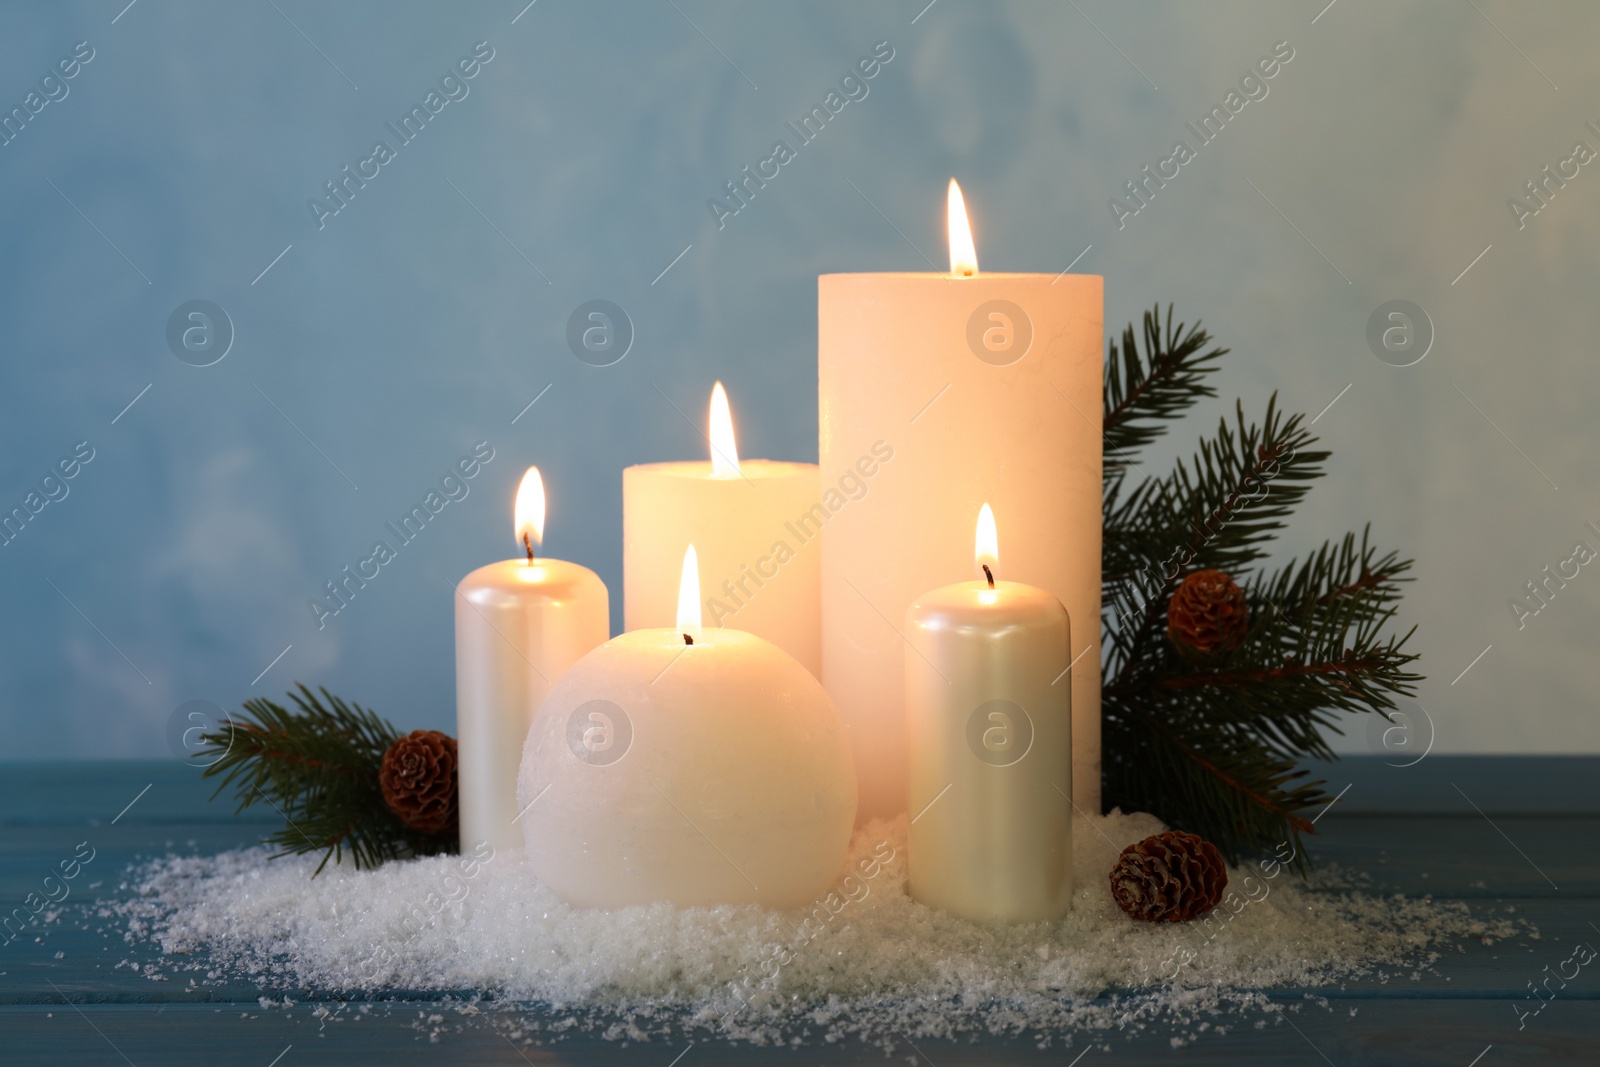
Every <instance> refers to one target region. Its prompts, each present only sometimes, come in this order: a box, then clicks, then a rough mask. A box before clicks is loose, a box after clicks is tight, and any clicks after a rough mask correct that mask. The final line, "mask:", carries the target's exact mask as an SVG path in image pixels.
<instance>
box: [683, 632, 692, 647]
mask: <svg viewBox="0 0 1600 1067" xmlns="http://www.w3.org/2000/svg"><path fill="white" fill-rule="evenodd" d="M683 643H684V644H686V645H692V644H694V638H692V637H690V636H689V635H688V634H684V635H683Z"/></svg>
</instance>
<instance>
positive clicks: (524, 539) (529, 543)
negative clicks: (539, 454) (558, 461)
mask: <svg viewBox="0 0 1600 1067" xmlns="http://www.w3.org/2000/svg"><path fill="white" fill-rule="evenodd" d="M512 524H513V526H514V528H515V533H516V537H517V543H518V544H520V545H522V546H523V547H524V548H526V549H527V550H528V558H530V559H532V558H533V546H534V545H539V544H543V543H544V479H543V478H541V477H539V468H538V467H529V468H528V472H527V473H526V474H524V475H523V476H522V484H521V485H519V486H517V504H516V507H515V508H514V509H513V511H512Z"/></svg>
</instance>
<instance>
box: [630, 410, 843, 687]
mask: <svg viewBox="0 0 1600 1067" xmlns="http://www.w3.org/2000/svg"><path fill="white" fill-rule="evenodd" d="M708 429H709V433H708V435H707V437H708V440H709V441H710V445H711V459H710V462H686V463H646V464H641V465H638V466H633V467H629V468H627V469H626V470H624V471H623V472H622V540H623V549H622V552H623V555H622V594H623V624H624V626H625V628H626V629H628V630H648V629H654V628H662V627H670V626H672V625H673V621H674V619H675V617H676V612H677V606H678V605H677V597H678V564H679V562H680V561H681V558H682V553H683V548H684V546H685V545H691V544H692V545H694V546H695V548H696V549H697V550H698V552H699V557H700V573H701V575H702V582H701V586H702V591H703V597H704V601H703V609H704V615H705V620H706V623H707V625H709V626H720V627H727V628H729V629H735V630H745V631H748V632H750V633H753V634H756V635H758V636H760V637H764V638H766V639H767V640H768V641H771V642H772V643H773V644H775V645H777V646H778V647H779V648H781V649H783V650H784V651H785V652H787V653H789V655H791V656H793V657H794V658H795V659H797V660H799V661H800V662H801V663H802V664H803V665H804V666H805V668H806V669H807V670H809V671H810V672H811V673H812V674H813V675H814V676H818V677H820V676H821V674H822V653H821V607H820V604H819V596H820V577H819V576H820V574H821V558H822V551H821V547H820V545H819V544H818V543H817V534H818V533H819V531H820V530H821V527H822V523H823V522H824V521H826V519H827V515H828V513H827V511H826V510H825V509H823V508H821V507H820V504H819V497H818V483H817V468H816V465H815V464H811V463H777V462H773V461H770V460H764V459H747V460H740V459H739V453H738V448H737V446H736V443H735V441H734V436H733V419H732V416H731V414H730V413H729V410H728V398H727V393H726V392H724V390H723V388H722V383H721V382H718V383H717V384H716V386H715V387H714V388H713V389H712V392H711V418H710V425H709V427H708ZM819 516H820V517H819Z"/></svg>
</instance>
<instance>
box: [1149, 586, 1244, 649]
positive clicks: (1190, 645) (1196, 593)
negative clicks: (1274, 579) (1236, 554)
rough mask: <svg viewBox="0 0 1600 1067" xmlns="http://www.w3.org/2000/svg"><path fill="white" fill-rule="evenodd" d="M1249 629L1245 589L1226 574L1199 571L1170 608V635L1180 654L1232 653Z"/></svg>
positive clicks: (1168, 607)
mask: <svg viewBox="0 0 1600 1067" xmlns="http://www.w3.org/2000/svg"><path fill="white" fill-rule="evenodd" d="M1249 628H1250V607H1249V605H1248V604H1246V603H1245V599H1244V590H1242V589H1240V588H1239V587H1238V585H1236V584H1235V583H1234V581H1233V579H1232V578H1230V577H1229V576H1228V575H1226V574H1224V573H1223V572H1222V571H1195V572H1194V573H1193V574H1191V575H1189V576H1188V577H1187V578H1185V579H1184V580H1183V583H1182V584H1181V585H1179V586H1178V591H1177V592H1175V593H1173V594H1172V602H1171V603H1170V604H1168V605H1167V636H1168V637H1170V638H1171V639H1172V643H1173V644H1174V645H1177V646H1178V650H1179V651H1180V652H1197V653H1199V654H1201V655H1202V656H1210V655H1214V654H1216V653H1219V652H1232V651H1234V650H1235V649H1237V648H1238V647H1239V646H1240V645H1242V644H1244V637H1245V633H1246V632H1247V631H1248V630H1249Z"/></svg>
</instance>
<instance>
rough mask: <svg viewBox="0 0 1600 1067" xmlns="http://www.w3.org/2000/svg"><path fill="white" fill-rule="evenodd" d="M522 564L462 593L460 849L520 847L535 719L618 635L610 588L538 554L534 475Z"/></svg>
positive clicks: (540, 532)
mask: <svg viewBox="0 0 1600 1067" xmlns="http://www.w3.org/2000/svg"><path fill="white" fill-rule="evenodd" d="M514 523H515V527H516V532H517V538H518V540H520V541H521V542H522V543H523V546H524V557H523V558H522V559H509V560H505V561H503V562H500V563H491V564H489V565H488V566H487V567H479V568H478V569H477V570H475V571H473V572H472V573H471V574H469V575H467V576H466V577H465V578H463V579H462V580H461V584H460V585H458V586H457V587H456V750H457V756H458V768H459V772H458V780H459V783H460V784H459V786H458V788H459V790H460V812H461V850H462V852H463V853H465V852H470V851H471V850H472V849H473V848H474V847H475V846H477V845H478V844H479V843H481V842H484V841H487V842H488V843H489V844H490V845H492V846H493V847H494V848H495V849H496V851H499V850H501V849H507V848H521V847H522V828H521V827H520V826H518V825H517V821H516V820H517V815H518V812H519V811H520V810H521V809H519V808H518V806H517V773H518V768H519V766H520V764H521V761H522V747H523V745H524V743H525V742H526V741H527V738H528V728H529V726H530V725H531V724H532V722H533V713H534V712H535V711H536V710H537V709H538V707H539V705H540V704H541V703H542V702H543V701H544V698H545V696H546V695H548V693H549V691H550V687H551V686H553V685H554V684H555V683H556V681H557V680H558V679H559V678H560V677H561V676H562V675H563V674H564V673H566V670H567V668H568V667H570V666H572V665H573V664H574V663H576V662H577V661H578V660H579V659H581V658H582V657H583V656H584V655H585V654H587V653H588V652H589V651H590V650H591V649H593V648H595V647H597V646H599V645H602V644H604V643H605V642H606V640H607V638H609V637H610V636H611V608H610V602H609V600H608V598H607V594H606V586H605V583H604V582H602V581H601V580H600V576H599V575H597V574H595V573H594V571H591V570H590V569H589V568H587V567H580V566H579V565H578V564H576V563H566V562H564V561H562V560H559V559H543V558H539V557H536V556H535V555H534V546H535V545H536V544H538V543H539V542H540V541H541V540H542V539H543V537H544V485H543V483H542V481H541V479H540V477H539V470H538V468H537V467H529V468H528V472H527V473H526V474H524V475H523V478H522V485H521V487H520V488H519V489H518V491H517V502H516V509H515V519H514Z"/></svg>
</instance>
